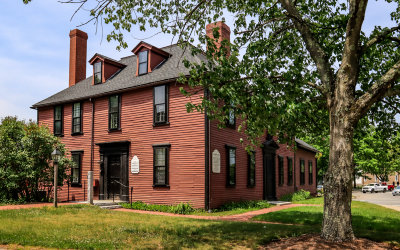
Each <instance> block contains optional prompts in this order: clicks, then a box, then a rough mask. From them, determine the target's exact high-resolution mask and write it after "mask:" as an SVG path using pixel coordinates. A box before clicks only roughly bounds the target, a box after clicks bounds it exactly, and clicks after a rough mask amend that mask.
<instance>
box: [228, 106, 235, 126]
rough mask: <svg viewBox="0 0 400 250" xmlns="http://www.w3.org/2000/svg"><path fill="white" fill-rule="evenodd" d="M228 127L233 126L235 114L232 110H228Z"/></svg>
mask: <svg viewBox="0 0 400 250" xmlns="http://www.w3.org/2000/svg"><path fill="white" fill-rule="evenodd" d="M228 122H229V125H235V112H234V110H233V109H231V110H229V120H228Z"/></svg>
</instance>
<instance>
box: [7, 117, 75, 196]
mask: <svg viewBox="0 0 400 250" xmlns="http://www.w3.org/2000/svg"><path fill="white" fill-rule="evenodd" d="M54 148H58V150H59V151H61V153H62V158H61V160H60V162H59V164H58V174H59V181H60V182H59V186H62V185H63V182H64V180H66V179H67V178H68V174H67V172H68V168H69V166H70V165H71V164H72V162H71V160H70V159H69V158H67V157H65V156H66V150H65V147H64V145H63V144H62V143H61V141H60V139H59V138H58V137H56V136H54V135H53V134H52V133H51V132H50V130H49V129H48V128H47V127H44V126H39V125H37V124H36V123H34V122H32V121H30V122H25V121H20V120H18V119H17V118H16V117H6V118H4V119H2V120H1V122H0V200H2V201H4V202H24V201H26V202H29V201H43V200H48V199H49V195H50V194H51V191H52V189H53V176H54V174H53V165H52V164H51V152H53V150H54ZM46 194H47V195H46Z"/></svg>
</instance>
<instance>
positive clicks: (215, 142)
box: [210, 121, 263, 208]
mask: <svg viewBox="0 0 400 250" xmlns="http://www.w3.org/2000/svg"><path fill="white" fill-rule="evenodd" d="M217 125H218V123H217V122H216V121H211V122H210V152H211V153H210V172H211V179H210V185H211V186H210V207H211V208H216V207H219V206H221V205H222V204H224V203H227V202H230V201H240V200H262V198H263V191H262V190H263V179H262V178H263V166H262V164H263V158H262V150H261V149H257V150H256V185H255V186H254V187H251V188H250V187H247V169H248V156H247V151H246V150H245V149H244V147H243V146H242V144H241V143H240V138H245V137H244V136H243V135H242V134H240V133H238V132H237V130H235V129H231V128H224V129H218V127H217ZM226 144H229V145H232V146H236V185H235V186H234V187H226V174H227V173H226V170H227V166H226V164H227V163H226V161H227V159H226V153H227V151H226V147H225V145H226ZM215 149H217V150H218V151H219V153H220V154H221V172H220V173H212V152H213V151H214V150H215Z"/></svg>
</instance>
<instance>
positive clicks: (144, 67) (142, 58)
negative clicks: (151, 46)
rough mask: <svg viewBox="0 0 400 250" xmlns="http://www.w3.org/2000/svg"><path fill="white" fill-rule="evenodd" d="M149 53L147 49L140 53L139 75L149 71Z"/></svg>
mask: <svg viewBox="0 0 400 250" xmlns="http://www.w3.org/2000/svg"><path fill="white" fill-rule="evenodd" d="M147 54H148V51H147V50H146V51H142V52H140V53H139V75H141V74H146V73H147V58H148V56H147Z"/></svg>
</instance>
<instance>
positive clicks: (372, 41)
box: [361, 24, 400, 53]
mask: <svg viewBox="0 0 400 250" xmlns="http://www.w3.org/2000/svg"><path fill="white" fill-rule="evenodd" d="M398 30H400V24H399V25H398V26H396V27H393V28H390V29H387V30H385V31H383V32H381V33H380V34H378V35H377V36H375V37H373V38H371V39H370V40H369V41H368V42H367V43H366V44H364V45H363V46H362V47H361V53H365V51H366V50H368V49H369V48H370V47H372V46H374V45H375V44H377V43H379V42H381V41H383V40H385V38H387V36H388V35H389V34H391V33H393V32H395V31H398Z"/></svg>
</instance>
